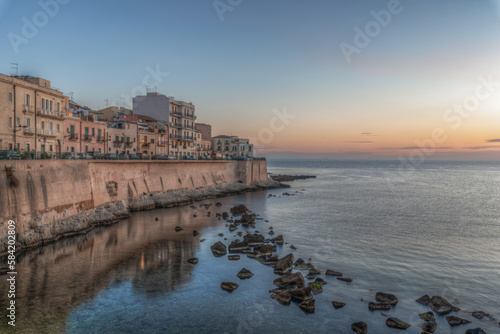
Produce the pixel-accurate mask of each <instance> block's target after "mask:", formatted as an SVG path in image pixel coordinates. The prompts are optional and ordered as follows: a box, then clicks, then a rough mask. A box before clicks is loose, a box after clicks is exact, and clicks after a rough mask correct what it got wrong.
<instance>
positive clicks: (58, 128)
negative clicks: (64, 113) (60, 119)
mask: <svg viewBox="0 0 500 334" xmlns="http://www.w3.org/2000/svg"><path fill="white" fill-rule="evenodd" d="M59 131H60V127H59V124H57V132H58V133H59Z"/></svg>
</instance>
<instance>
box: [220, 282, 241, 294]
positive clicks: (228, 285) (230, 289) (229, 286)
mask: <svg viewBox="0 0 500 334" xmlns="http://www.w3.org/2000/svg"><path fill="white" fill-rule="evenodd" d="M220 287H221V289H222V290H226V291H228V292H233V291H234V290H236V289H238V287H239V285H238V284H236V283H233V282H222V283H221V285H220Z"/></svg>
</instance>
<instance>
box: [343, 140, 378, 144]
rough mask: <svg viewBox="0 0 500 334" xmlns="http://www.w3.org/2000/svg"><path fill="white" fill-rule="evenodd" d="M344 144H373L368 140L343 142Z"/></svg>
mask: <svg viewBox="0 0 500 334" xmlns="http://www.w3.org/2000/svg"><path fill="white" fill-rule="evenodd" d="M344 143H349V144H371V143H373V141H370V140H361V141H345V142H344Z"/></svg>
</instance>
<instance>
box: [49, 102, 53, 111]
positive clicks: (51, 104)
mask: <svg viewBox="0 0 500 334" xmlns="http://www.w3.org/2000/svg"><path fill="white" fill-rule="evenodd" d="M52 109H53V108H52V101H50V111H52Z"/></svg>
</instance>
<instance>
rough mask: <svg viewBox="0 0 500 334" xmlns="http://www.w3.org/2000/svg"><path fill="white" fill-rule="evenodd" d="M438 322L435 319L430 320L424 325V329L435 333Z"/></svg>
mask: <svg viewBox="0 0 500 334" xmlns="http://www.w3.org/2000/svg"><path fill="white" fill-rule="evenodd" d="M437 326H438V325H437V323H436V322H435V321H429V322H426V323H425V324H423V325H422V330H423V331H425V332H429V333H434V331H435V330H436V328H437Z"/></svg>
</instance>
